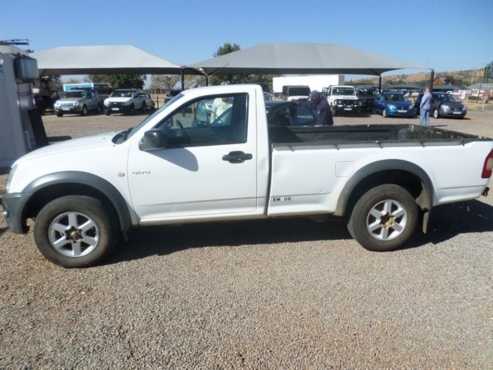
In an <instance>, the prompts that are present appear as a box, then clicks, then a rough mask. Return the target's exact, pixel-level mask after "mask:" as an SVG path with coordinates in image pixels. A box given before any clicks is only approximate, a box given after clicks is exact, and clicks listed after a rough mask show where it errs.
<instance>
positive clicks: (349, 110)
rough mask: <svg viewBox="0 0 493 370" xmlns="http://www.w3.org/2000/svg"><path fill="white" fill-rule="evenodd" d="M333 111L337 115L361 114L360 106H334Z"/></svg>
mask: <svg viewBox="0 0 493 370" xmlns="http://www.w3.org/2000/svg"><path fill="white" fill-rule="evenodd" d="M332 109H333V111H334V112H335V113H337V114H360V113H362V112H363V107H362V106H361V105H340V104H339V105H334V106H333V107H332Z"/></svg>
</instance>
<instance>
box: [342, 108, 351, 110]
mask: <svg viewBox="0 0 493 370" xmlns="http://www.w3.org/2000/svg"><path fill="white" fill-rule="evenodd" d="M344 110H353V108H344Z"/></svg>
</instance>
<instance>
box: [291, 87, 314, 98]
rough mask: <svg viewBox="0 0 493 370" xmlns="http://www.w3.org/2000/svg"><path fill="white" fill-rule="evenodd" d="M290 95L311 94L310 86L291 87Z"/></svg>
mask: <svg viewBox="0 0 493 370" xmlns="http://www.w3.org/2000/svg"><path fill="white" fill-rule="evenodd" d="M288 96H310V89H309V88H308V87H290V88H289V89H288Z"/></svg>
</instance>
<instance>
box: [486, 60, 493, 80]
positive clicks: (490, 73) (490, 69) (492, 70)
mask: <svg viewBox="0 0 493 370" xmlns="http://www.w3.org/2000/svg"><path fill="white" fill-rule="evenodd" d="M490 78H491V79H493V62H491V63H490V64H487V65H486V67H484V79H485V81H486V82H488V81H489V80H490Z"/></svg>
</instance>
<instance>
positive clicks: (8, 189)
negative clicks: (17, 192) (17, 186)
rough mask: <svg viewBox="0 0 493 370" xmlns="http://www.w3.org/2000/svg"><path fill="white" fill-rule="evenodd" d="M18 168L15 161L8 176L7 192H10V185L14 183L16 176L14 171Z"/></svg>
mask: <svg viewBox="0 0 493 370" xmlns="http://www.w3.org/2000/svg"><path fill="white" fill-rule="evenodd" d="M16 170H17V165H16V164H15V163H14V165H13V166H12V168H11V169H10V172H9V175H8V176H7V183H6V184H5V190H6V191H7V193H9V192H10V185H11V183H12V179H13V178H14V173H15V171H16Z"/></svg>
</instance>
